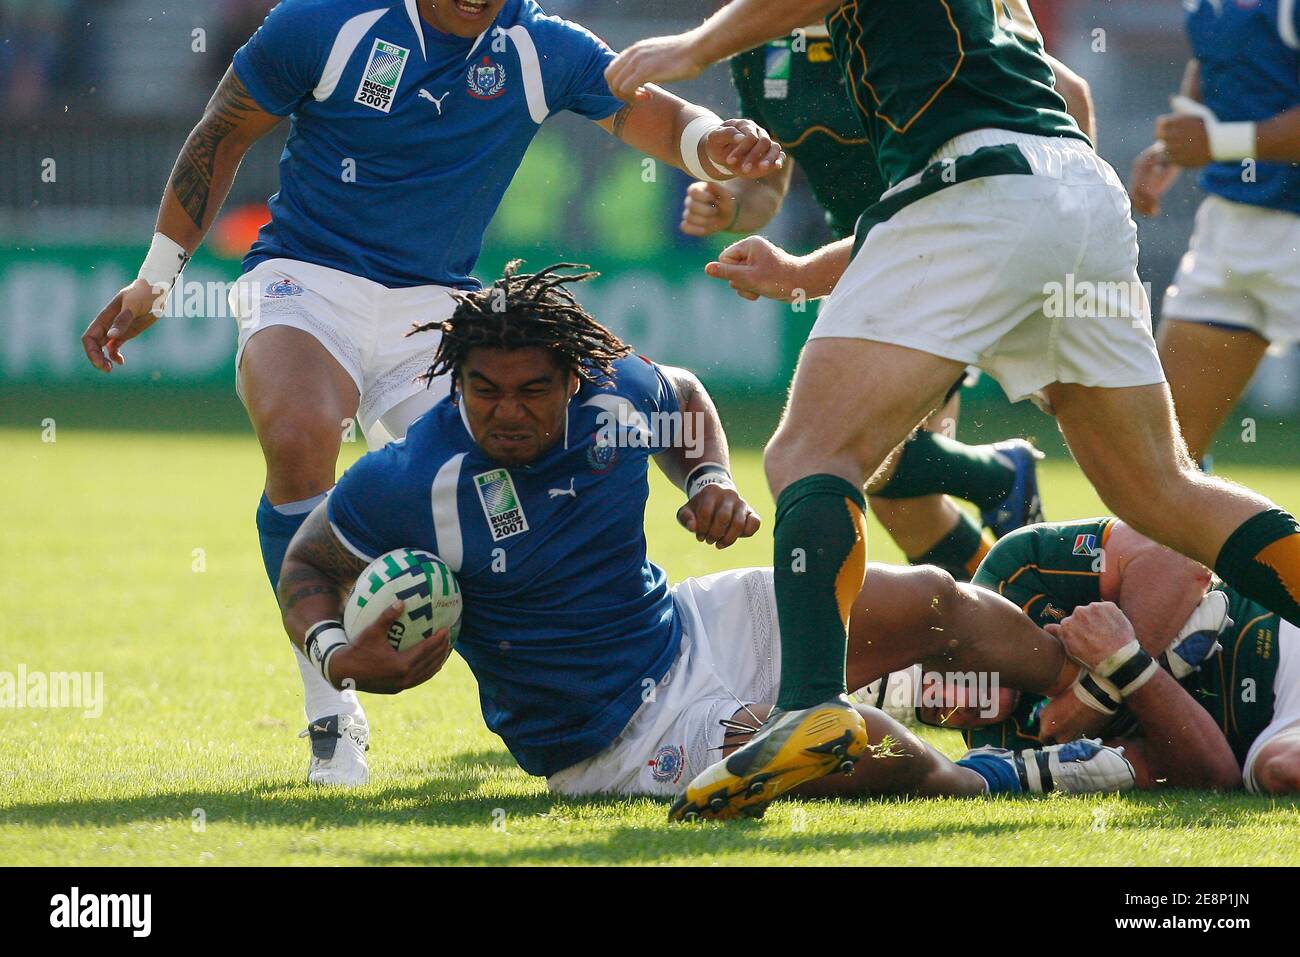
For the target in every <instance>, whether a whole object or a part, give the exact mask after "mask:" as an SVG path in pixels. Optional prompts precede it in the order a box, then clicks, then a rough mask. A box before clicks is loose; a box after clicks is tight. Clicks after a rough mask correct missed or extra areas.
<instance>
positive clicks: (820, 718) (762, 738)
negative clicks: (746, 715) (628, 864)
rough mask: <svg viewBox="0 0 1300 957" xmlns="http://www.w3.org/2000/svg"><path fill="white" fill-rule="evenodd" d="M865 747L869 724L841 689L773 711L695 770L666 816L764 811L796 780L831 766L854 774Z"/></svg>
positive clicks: (681, 817) (721, 817)
mask: <svg viewBox="0 0 1300 957" xmlns="http://www.w3.org/2000/svg"><path fill="white" fill-rule="evenodd" d="M867 747H868V740H867V724H866V722H865V721H863V720H862V715H860V714H858V711H857V709H856V708H854V707H853V705H852V704H850V703H849V699H848V698H847V697H845V696H844V695H840V696H838V697H835V698H831V699H830V700H829V701H826V702H824V703H822V704H819V705H816V706H815V707H812V708H803V709H801V710H799V711H773V712H772V713H771V714H770V715H769V716H768V719H767V720H766V721H765V722H763V727H761V728H760V729H759V730H758V731H757V732H755V734H754V736H753V737H752V738H751V739H750V740H749V743H748V744H746V745H745V746H744V747H742V748H738V749H737V750H736V751H734V752H732V754H731V755H730V756H729V757H726V758H723V759H722V760H721V761H719V762H717V763H716V764H713V765H711V766H709V767H707V768H705V769H704V770H703V771H701V772H700V773H699V774H697V775H696V776H695V778H694V779H693V780H692V781H691V783H690V784H688V785H687V786H686V792H685V793H684V794H683V795H682V796H681V797H679V798H678V799H677V802H676V803H675V804H674V805H673V806H672V808H671V809H670V810H669V812H668V820H670V821H696V820H701V819H714V820H727V819H730V818H734V817H739V816H740V815H742V814H743V815H745V816H746V817H762V816H763V812H764V811H765V810H767V805H768V803H769V802H770V801H771V800H772V799H773V798H776V797H778V796H780V795H782V794H784V793H786V792H787V791H789V790H791V789H792V788H796V787H798V786H799V785H800V784H804V783H805V782H808V781H815V780H816V779H817V778H820V777H825V776H826V775H828V774H831V773H832V772H835V771H842V772H844V773H845V774H852V773H853V767H854V765H855V764H857V762H858V759H859V758H861V757H862V755H863V754H865V753H866V751H867Z"/></svg>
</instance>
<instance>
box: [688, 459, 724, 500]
mask: <svg viewBox="0 0 1300 957" xmlns="http://www.w3.org/2000/svg"><path fill="white" fill-rule="evenodd" d="M710 485H721V486H722V487H723V488H730V489H734V488H735V487H736V483H735V481H734V480H733V479H732V477H731V473H730V472H728V471H727V467H726V466H725V465H723V464H722V463H721V462H703V463H701V464H699V465H697V466H695V468H693V469H691V474H690V475H688V476H686V498H687V500H688V501H689V500H690V499H693V498H695V496H696V495H697V494H699V492H700V491H701V490H702V489H705V488H707V487H708V486H710Z"/></svg>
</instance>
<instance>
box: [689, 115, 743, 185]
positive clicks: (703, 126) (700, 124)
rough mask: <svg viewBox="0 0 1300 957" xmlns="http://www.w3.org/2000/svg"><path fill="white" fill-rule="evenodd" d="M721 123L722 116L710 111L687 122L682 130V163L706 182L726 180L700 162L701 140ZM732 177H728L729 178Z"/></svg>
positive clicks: (695, 175) (691, 172) (697, 177)
mask: <svg viewBox="0 0 1300 957" xmlns="http://www.w3.org/2000/svg"><path fill="white" fill-rule="evenodd" d="M721 125H722V118H721V117H719V116H715V115H714V114H712V113H710V114H708V115H706V116H698V117H696V118H695V119H693V120H691V121H690V122H689V123H687V124H686V129H684V130H682V142H681V151H682V165H683V166H685V167H686V172H688V173H690V174H691V175H692V176H694V177H695V178H696V179H702V180H704V181H705V182H706V183H723V182H726V180H724V179H718V177H716V176H714V175H713V174H712V173H710V172H708V171H707V170H705V168H704V166H703V165H702V164H701V163H700V141H701V140H702V139H704V137H705V136H707V135H708V134H709V133H710V132H712V131H713V130H715V129H717V128H718V127H719V126H721ZM730 178H731V177H727V179H730Z"/></svg>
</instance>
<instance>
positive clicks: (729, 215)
mask: <svg viewBox="0 0 1300 957" xmlns="http://www.w3.org/2000/svg"><path fill="white" fill-rule="evenodd" d="M739 212H740V203H739V202H738V201H737V199H736V194H735V193H733V192H732V191H731V190H729V189H727V187H726V186H723V185H721V184H719V183H702V182H695V183H691V185H690V186H688V187H687V189H686V201H685V202H684V203H683V204H682V224H681V230H682V232H684V233H685V234H686V235H687V236H712V235H713V234H714V233H718V232H722V231H723V230H726V229H730V228H731V227H732V226H734V225H735V223H736V215H737V213H739Z"/></svg>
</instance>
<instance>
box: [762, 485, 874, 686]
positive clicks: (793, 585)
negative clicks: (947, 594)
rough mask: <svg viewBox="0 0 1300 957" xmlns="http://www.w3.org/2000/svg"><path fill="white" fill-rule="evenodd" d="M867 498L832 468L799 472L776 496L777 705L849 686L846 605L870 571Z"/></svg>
mask: <svg viewBox="0 0 1300 957" xmlns="http://www.w3.org/2000/svg"><path fill="white" fill-rule="evenodd" d="M866 505H867V503H866V500H865V499H864V498H863V496H862V489H861V488H859V487H857V486H855V485H853V484H852V483H850V482H846V481H845V480H844V479H842V478H839V477H838V476H835V475H809V476H807V477H806V478H801V479H799V481H797V482H794V483H793V484H791V485H790V486H789V487H788V488H786V490H785V491H783V492H782V493H781V494H780V496H779V497H778V498H777V500H776V527H775V530H774V531H773V537H774V538H775V553H776V561H775V563H774V565H775V583H776V610H777V618H778V619H779V621H780V623H781V690H780V694H779V695H778V697H777V701H776V706H777V707H778V708H781V709H783V710H786V711H794V710H798V709H800V708H810V707H812V706H813V705H817V704H821V703H822V702H823V701H826V700H828V699H830V698H833V697H835V696H836V695H841V694H844V693H845V691H846V690H847V689H846V687H845V684H846V680H845V676H844V663H845V656H846V653H847V651H848V642H849V639H848V622H849V612H850V611H852V609H853V602H854V600H855V599H856V598H857V597H858V592H859V591H861V590H862V580H863V577H864V576H865V575H866V571H867V519H866V514H865V510H866Z"/></svg>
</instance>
